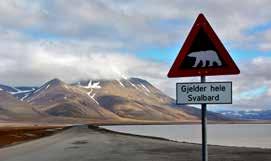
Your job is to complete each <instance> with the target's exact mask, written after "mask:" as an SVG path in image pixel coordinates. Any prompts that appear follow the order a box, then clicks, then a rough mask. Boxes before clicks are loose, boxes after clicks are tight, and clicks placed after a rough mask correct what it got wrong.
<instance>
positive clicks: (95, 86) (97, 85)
mask: <svg viewBox="0 0 271 161" xmlns="http://www.w3.org/2000/svg"><path fill="white" fill-rule="evenodd" d="M79 86H80V87H82V88H86V89H100V88H102V87H101V86H100V82H94V83H92V81H91V80H90V81H89V82H88V85H87V86H82V85H81V83H80V82H79Z"/></svg>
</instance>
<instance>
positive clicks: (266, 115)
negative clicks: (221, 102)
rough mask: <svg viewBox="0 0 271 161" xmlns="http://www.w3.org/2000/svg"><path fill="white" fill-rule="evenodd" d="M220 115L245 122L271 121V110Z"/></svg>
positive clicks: (223, 113) (231, 112)
mask: <svg viewBox="0 0 271 161" xmlns="http://www.w3.org/2000/svg"><path fill="white" fill-rule="evenodd" d="M218 113H220V114H222V115H224V116H226V117H229V118H233V119H244V120H271V110H261V109H255V110H241V111H230V110H224V111H218Z"/></svg>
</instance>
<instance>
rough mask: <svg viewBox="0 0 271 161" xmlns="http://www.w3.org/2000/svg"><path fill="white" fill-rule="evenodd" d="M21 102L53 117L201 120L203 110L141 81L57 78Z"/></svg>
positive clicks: (117, 119)
mask: <svg viewBox="0 0 271 161" xmlns="http://www.w3.org/2000/svg"><path fill="white" fill-rule="evenodd" d="M11 88H12V87H11ZM21 89H23V87H21ZM25 89H27V88H26V87H25ZM7 92H9V91H7ZM11 94H12V93H11ZM17 98H18V97H17ZM22 98H23V99H22ZM18 99H19V100H21V101H22V102H26V103H28V104H30V105H31V106H33V107H35V109H37V110H38V111H39V112H41V113H45V114H47V115H49V116H53V117H68V118H85V119H94V120H109V121H110V120H111V121H120V120H142V121H175V122H176V121H177V122H178V121H180V122H181V121H195V120H199V119H200V109H197V108H194V107H191V106H182V107H180V106H176V105H174V102H175V101H174V99H172V98H170V97H169V96H167V95H165V94H164V93H163V92H161V91H160V90H159V89H158V88H156V87H154V86H153V85H152V84H151V83H149V82H148V81H146V80H144V79H140V78H129V79H124V78H123V79H119V80H103V79H100V80H99V79H97V80H83V81H77V82H74V83H71V84H67V83H65V82H63V81H61V80H60V79H57V78H55V79H52V80H50V81H48V82H46V83H44V84H43V85H42V86H40V87H39V88H35V90H33V91H31V92H30V93H28V94H27V95H25V96H23V97H21V98H18ZM208 117H210V118H211V119H214V120H226V118H225V117H222V115H219V114H215V113H209V115H208Z"/></svg>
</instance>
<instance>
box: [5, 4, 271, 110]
mask: <svg viewBox="0 0 271 161" xmlns="http://www.w3.org/2000/svg"><path fill="white" fill-rule="evenodd" d="M270 6H271V2H270V1H269V0H262V1H247V0H240V1H233V0H230V1H223V2H222V1H211V0H207V1H204V2H203V1H200V0H195V1H189V2H188V1H181V0H171V1H166V0H149V1H143V0H134V1H122V0H119V1H115V0H114V1H111V0H97V1H96V0H92V1H87V0H70V1H66V0H65V1H64V0H58V1H51V0H49V1H43V0H41V1H32V2H31V3H29V1H27V0H8V1H1V2H0V24H1V25H0V60H1V63H0V78H1V82H0V83H4V84H10V85H41V84H42V83H43V82H45V81H48V80H49V79H51V78H55V77H57V78H60V79H63V80H64V81H66V82H72V81H75V80H78V79H87V78H92V79H96V78H105V79H109V78H114V79H117V78H120V77H121V76H125V77H142V78H145V79H147V80H149V81H151V83H153V84H154V85H155V86H157V87H158V88H159V89H161V90H162V91H164V92H165V93H167V94H168V95H170V96H172V97H175V83H176V82H185V81H199V79H198V78H185V79H183V78H182V79H168V78H166V74H167V71H168V70H169V67H170V66H169V64H168V63H164V62H158V61H155V60H151V59H143V58H138V57H136V56H135V52H136V51H137V50H144V49H146V48H152V47H158V48H159V47H160V48H166V47H172V46H171V45H172V44H176V42H179V43H182V41H183V40H184V38H185V36H186V35H187V34H188V31H189V29H190V27H191V25H192V23H193V22H194V20H195V18H196V16H197V15H198V13H199V12H203V13H204V14H205V15H206V17H207V18H208V20H209V21H210V23H211V25H212V26H213V28H214V30H215V31H216V32H217V33H218V36H219V37H220V38H221V40H222V41H223V42H226V43H227V44H229V45H227V46H229V48H230V49H232V48H241V49H244V48H248V49H259V50H261V51H265V52H269V51H270V50H271V45H270V42H271V36H270V35H271V32H270V27H266V28H264V29H262V30H261V31H259V32H258V31H257V32H253V30H255V29H256V30H257V28H259V26H261V25H265V24H267V23H270V19H271V12H270ZM238 61H239V62H241V63H240V64H239V66H240V69H241V74H240V75H238V76H227V77H210V78H209V77H208V80H210V81H218V80H232V81H233V85H234V86H233V87H234V88H233V90H234V99H235V100H234V104H233V106H234V107H240V108H256V106H257V108H258V107H259V108H268V107H266V106H268V105H270V103H271V102H270V101H269V99H268V97H270V96H271V90H270V89H271V88H270V87H271V82H270V80H271V75H270V72H269V71H268V69H266V68H268V67H269V66H270V65H271V59H270V58H268V55H265V56H259V57H257V58H254V59H253V60H246V61H241V60H238ZM263 88H265V90H262V89H263ZM259 89H260V90H259ZM251 91H258V92H256V94H255V93H254V94H253V92H251ZM251 93H252V94H251ZM231 107H232V106H231Z"/></svg>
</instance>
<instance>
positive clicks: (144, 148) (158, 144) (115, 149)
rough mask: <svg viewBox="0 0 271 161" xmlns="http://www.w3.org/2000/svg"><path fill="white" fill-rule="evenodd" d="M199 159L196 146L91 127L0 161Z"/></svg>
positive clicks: (222, 153)
mask: <svg viewBox="0 0 271 161" xmlns="http://www.w3.org/2000/svg"><path fill="white" fill-rule="evenodd" d="M90 149H91V150H90ZM208 149H209V157H210V160H212V161H221V160H223V161H232V160H234V161H261V160H268V159H270V158H271V149H262V148H247V147H230V146H221V145H208ZM21 154H23V155H21ZM200 156H201V145H200V144H197V143H187V142H177V141H174V140H170V139H165V138H161V137H149V136H142V135H135V134H127V133H122V132H116V131H112V130H108V129H105V128H101V127H97V126H93V125H79V126H73V127H69V128H66V129H65V130H62V131H59V132H57V133H55V134H54V135H50V136H46V137H43V138H40V139H35V140H32V141H27V142H25V143H23V144H17V145H15V146H7V147H4V148H0V160H5V161H15V160H16V159H18V158H20V160H21V161H36V160H39V161H51V160H60V161H62V160H63V161H64V160H65V161H77V160H78V158H80V160H81V161H89V160H95V161H103V160H108V161H117V160H129V161H138V160H144V161H153V160H156V161H168V160H170V161H187V160H190V161H198V160H200Z"/></svg>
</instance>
